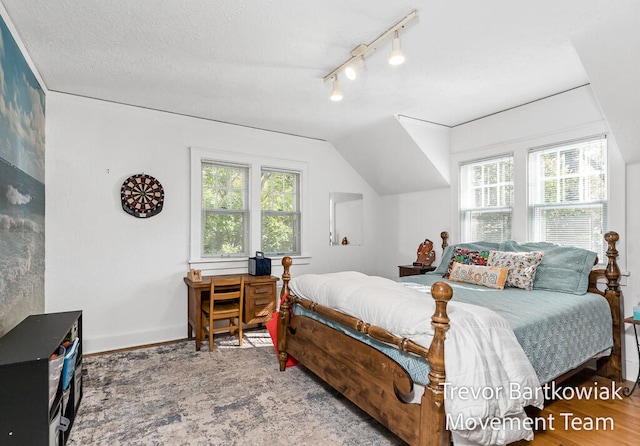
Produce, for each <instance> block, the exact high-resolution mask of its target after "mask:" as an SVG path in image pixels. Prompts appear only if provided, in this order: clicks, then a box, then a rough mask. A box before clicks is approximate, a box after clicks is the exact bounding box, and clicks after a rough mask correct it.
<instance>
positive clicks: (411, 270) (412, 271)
mask: <svg viewBox="0 0 640 446" xmlns="http://www.w3.org/2000/svg"><path fill="white" fill-rule="evenodd" d="M398 269H399V274H400V277H404V276H418V275H420V274H424V273H426V272H427V271H433V270H435V269H436V267H435V266H413V265H400V266H398Z"/></svg>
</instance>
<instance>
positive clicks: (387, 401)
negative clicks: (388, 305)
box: [278, 257, 453, 446]
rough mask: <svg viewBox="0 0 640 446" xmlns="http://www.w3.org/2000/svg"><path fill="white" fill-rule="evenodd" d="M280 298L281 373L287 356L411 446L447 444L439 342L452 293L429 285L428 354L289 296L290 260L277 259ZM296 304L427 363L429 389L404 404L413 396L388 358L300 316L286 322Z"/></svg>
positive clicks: (408, 383) (441, 344)
mask: <svg viewBox="0 0 640 446" xmlns="http://www.w3.org/2000/svg"><path fill="white" fill-rule="evenodd" d="M282 265H283V267H284V274H283V276H282V278H283V287H282V293H283V294H284V293H289V294H288V297H287V298H286V299H285V301H284V302H283V304H282V305H281V307H280V313H279V321H278V350H279V351H280V353H279V357H278V359H279V361H280V370H284V369H285V364H286V361H287V358H288V356H289V355H291V356H293V357H295V358H296V359H297V360H298V361H299V362H300V363H301V364H303V365H304V366H305V367H307V368H308V369H309V370H311V371H312V372H313V373H315V374H316V375H318V376H319V377H320V378H321V379H323V380H324V381H325V382H327V383H328V384H330V385H331V386H332V387H334V388H335V389H336V390H338V391H339V392H340V393H342V394H343V395H345V396H346V397H347V398H349V400H351V401H352V402H353V403H355V404H356V405H357V406H358V407H360V408H361V409H363V410H364V411H365V412H367V413H368V414H369V415H371V416H372V417H373V418H375V419H376V420H378V421H379V422H380V423H381V424H383V425H384V426H386V427H387V428H388V429H389V430H390V431H392V432H393V433H395V434H396V435H398V436H399V437H400V438H402V439H403V440H404V441H406V442H407V443H409V444H410V445H420V446H444V445H449V443H450V437H449V432H448V431H447V429H446V425H445V422H446V418H445V412H444V382H445V367H444V340H445V333H446V331H447V330H448V329H449V318H448V316H447V311H446V306H447V302H448V301H449V300H450V299H451V296H452V294H453V292H452V290H451V287H450V286H449V285H447V284H446V283H444V282H437V283H435V284H434V285H433V286H432V289H431V294H432V296H433V299H434V300H435V301H436V310H435V313H434V314H433V316H432V318H431V320H432V322H431V324H432V325H433V327H434V337H433V341H432V343H431V346H430V348H429V349H425V348H424V347H422V346H420V345H418V344H415V343H414V342H412V341H410V340H409V339H407V338H400V337H398V336H395V335H393V334H392V333H390V332H388V331H387V330H384V329H382V328H380V327H376V326H372V325H370V324H367V323H365V322H363V321H361V320H359V319H357V318H354V317H351V316H348V315H346V314H344V313H340V312H338V311H335V310H333V309H330V308H327V307H323V306H322V305H318V304H316V303H314V302H311V301H308V300H306V299H299V298H298V297H297V296H294V295H292V294H291V293H290V292H289V286H288V285H289V280H290V278H291V276H290V272H289V268H290V266H291V259H290V258H289V257H285V258H283V259H282ZM294 304H298V305H302V306H304V307H305V308H306V309H308V310H310V311H313V312H316V313H318V314H321V315H323V316H325V317H328V318H330V319H332V320H334V321H336V322H338V323H340V324H341V325H343V326H345V327H348V328H351V329H354V330H357V331H359V332H361V333H364V334H366V335H368V336H369V337H371V338H373V339H376V340H379V341H382V342H386V343H388V344H392V345H395V346H396V347H398V348H399V349H400V350H402V351H406V352H410V353H413V354H416V355H419V356H422V357H424V358H426V359H427V360H428V361H429V365H430V367H431V371H430V372H429V384H428V385H427V386H426V388H425V391H424V393H423V396H422V399H421V402H420V404H415V403H406V402H405V401H407V400H408V398H409V397H410V395H411V393H412V391H413V381H412V379H411V377H410V376H409V374H408V373H407V372H406V371H405V370H404V369H403V368H402V367H401V366H400V365H399V364H397V363H396V362H395V361H393V360H392V359H391V358H389V357H388V356H386V355H384V354H383V353H381V352H379V351H377V350H375V349H374V348H373V347H371V346H369V345H367V344H365V343H363V342H361V341H359V340H357V339H355V338H352V337H350V336H348V335H346V334H343V333H341V332H339V331H337V330H335V329H333V328H330V327H328V326H326V325H324V324H322V323H320V322H317V321H316V320H314V319H311V318H308V317H305V316H295V317H291V314H290V311H289V310H290V308H291V306H292V305H294Z"/></svg>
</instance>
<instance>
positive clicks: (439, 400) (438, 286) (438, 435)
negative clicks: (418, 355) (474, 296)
mask: <svg viewBox="0 0 640 446" xmlns="http://www.w3.org/2000/svg"><path fill="white" fill-rule="evenodd" d="M443 240H444V237H443ZM431 296H432V297H433V300H435V301H436V311H435V312H434V313H433V316H431V325H433V329H434V333H433V340H432V341H431V345H430V346H429V353H428V354H427V360H428V361H429V365H430V366H431V370H430V371H429V384H428V385H427V388H426V389H425V392H424V395H423V397H422V398H423V399H422V404H423V407H422V408H421V411H422V412H423V414H422V415H423V419H425V418H424V416H426V414H425V411H427V413H431V415H430V419H431V420H433V423H429V426H428V428H427V431H428V432H423V433H422V434H423V435H426V438H421V441H422V443H421V444H429V445H432V444H433V445H436V444H437V445H448V444H449V434H448V431H447V425H446V418H445V411H444V383H445V380H446V374H445V366H444V340H445V337H446V332H447V330H449V316H448V315H447V303H448V302H449V301H450V300H451V297H452V296H453V290H452V289H451V287H450V286H449V285H448V284H446V283H445V282H436V283H434V284H433V285H432V286H431ZM433 439H438V442H437V443H435V442H433Z"/></svg>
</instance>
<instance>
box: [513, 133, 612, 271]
mask: <svg viewBox="0 0 640 446" xmlns="http://www.w3.org/2000/svg"><path fill="white" fill-rule="evenodd" d="M594 140H605V163H606V169H605V175H606V179H605V183H606V193H605V198H604V199H596V200H577V201H555V202H552V203H544V202H543V201H544V200H540V196H539V195H538V194H539V193H540V190H539V189H536V185H539V183H537V184H534V182H533V181H531V180H532V179H531V175H532V172H531V169H532V163H531V157H532V155H535V154H539V153H540V152H547V151H549V152H551V151H552V152H554V153H558V152H559V151H561V150H562V149H563V148H568V147H570V146H572V145H580V144H581V143H584V142H588V141H594ZM609 146H610V139H609V135H608V132H601V133H596V134H592V135H588V136H581V137H579V138H572V139H568V140H560V141H556V142H553V143H550V144H545V145H542V146H536V147H530V148H529V149H528V150H527V156H526V158H525V159H526V169H527V183H526V187H527V216H526V217H527V220H526V221H527V228H526V229H527V240H530V239H532V238H534V237H535V235H536V234H539V233H540V228H536V227H535V225H534V218H535V217H534V215H535V213H536V210H543V209H562V208H573V209H586V208H589V207H594V206H598V205H600V207H601V208H602V212H603V214H604V218H603V221H604V226H605V227H604V228H603V230H602V236H603V237H604V234H606V233H607V231H609V229H608V228H609V226H610V221H609V207H610V203H611V187H610V183H611V171H612V168H611V163H610V150H611V149H610V147H609ZM564 177H565V178H573V177H576V178H580V179H582V178H583V175H565V176H564ZM557 178H558V179H561V178H562V176H558V177H557ZM534 195H536V197H537V200H536V202H535V203H534V202H533V196H534ZM536 229H537V230H536ZM599 242H600V244H601V245H602V249H601V252H598V251H597V250H596V252H598V261H599V262H600V263H602V262H604V259H605V258H606V256H605V255H604V254H605V253H606V246H605V243H604V239H603V238H600V240H599Z"/></svg>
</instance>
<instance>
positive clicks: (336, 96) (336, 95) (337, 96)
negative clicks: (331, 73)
mask: <svg viewBox="0 0 640 446" xmlns="http://www.w3.org/2000/svg"><path fill="white" fill-rule="evenodd" d="M330 98H331V100H332V101H334V102H337V101H341V100H342V91H340V82H338V76H336V77H334V78H333V90H331V96H330Z"/></svg>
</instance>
